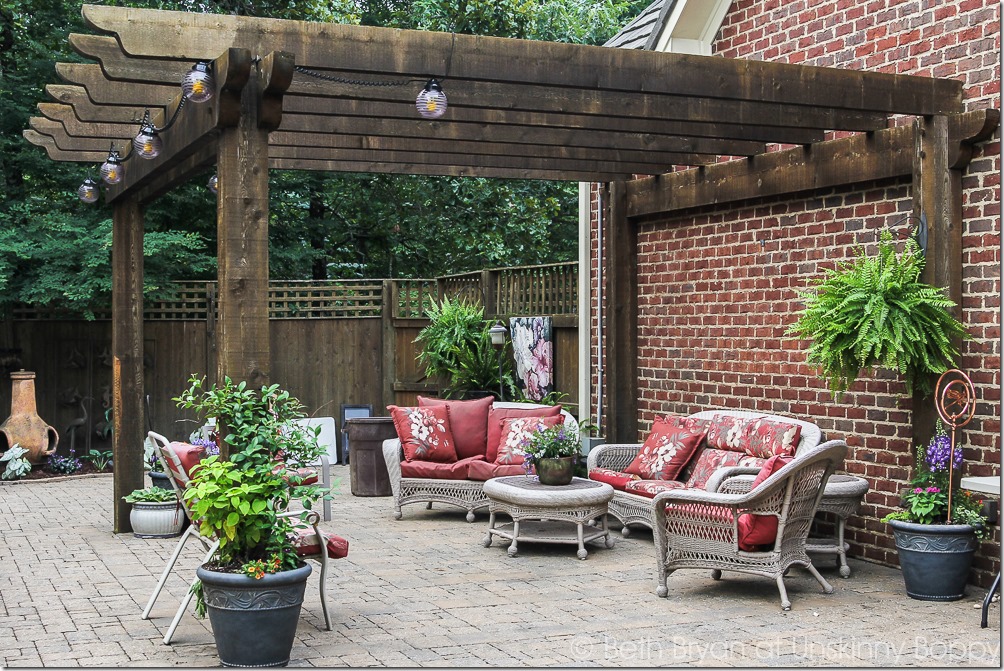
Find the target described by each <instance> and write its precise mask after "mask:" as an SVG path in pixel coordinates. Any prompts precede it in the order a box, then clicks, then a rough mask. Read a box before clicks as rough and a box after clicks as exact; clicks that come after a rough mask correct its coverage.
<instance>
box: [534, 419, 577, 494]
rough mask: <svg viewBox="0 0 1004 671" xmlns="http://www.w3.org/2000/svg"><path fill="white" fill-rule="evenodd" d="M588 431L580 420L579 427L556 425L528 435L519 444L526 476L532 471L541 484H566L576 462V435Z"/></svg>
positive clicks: (573, 472) (570, 477) (569, 479)
mask: <svg viewBox="0 0 1004 671" xmlns="http://www.w3.org/2000/svg"><path fill="white" fill-rule="evenodd" d="M588 430H589V424H588V423H587V422H585V421H583V422H580V423H579V426H578V427H574V426H568V425H566V424H559V425H557V426H551V427H547V428H544V429H540V430H539V431H534V432H533V433H530V434H529V435H528V436H527V437H526V438H524V439H523V443H522V449H523V468H524V469H525V470H526V472H527V474H529V473H530V471H531V470H535V471H536V473H537V477H538V478H539V479H540V482H541V484H544V485H567V484H568V483H569V482H571V481H572V477H573V476H574V474H575V465H576V462H577V461H578V456H579V449H580V445H581V442H580V440H579V432H580V431H588Z"/></svg>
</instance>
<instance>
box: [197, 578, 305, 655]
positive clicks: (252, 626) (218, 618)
mask: <svg viewBox="0 0 1004 671" xmlns="http://www.w3.org/2000/svg"><path fill="white" fill-rule="evenodd" d="M196 573H197V575H198V576H199V579H200V580H201V581H202V594H203V597H204V598H205V601H206V608H207V609H208V610H209V622H210V624H212V627H213V638H215V639H216V651H217V653H219V655H220V662H221V663H222V664H223V666H239V667H269V666H286V665H287V664H289V652H290V650H292V649H293V638H294V637H295V636H296V625H297V622H298V621H299V619H300V607H301V606H302V605H303V593H304V590H305V589H306V587H307V576H309V575H310V566H309V565H307V564H304V565H303V566H302V567H300V568H298V569H295V570H293V571H283V572H281V573H273V574H266V575H265V576H264V577H263V578H261V579H260V580H255V579H254V578H249V577H248V576H246V575H240V574H237V573H219V572H217V571H210V570H208V569H205V568H203V567H201V566H200V567H199V568H198V569H197V571H196Z"/></svg>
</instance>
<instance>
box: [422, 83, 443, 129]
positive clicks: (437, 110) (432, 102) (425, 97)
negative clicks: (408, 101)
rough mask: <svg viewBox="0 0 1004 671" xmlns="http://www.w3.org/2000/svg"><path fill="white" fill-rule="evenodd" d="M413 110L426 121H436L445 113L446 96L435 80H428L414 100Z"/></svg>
mask: <svg viewBox="0 0 1004 671" xmlns="http://www.w3.org/2000/svg"><path fill="white" fill-rule="evenodd" d="M415 108H416V109H417V110H418V113H419V114H421V115H422V116H423V117H425V118H426V119H438V118H439V117H441V116H443V114H445V113H446V94H445V93H443V87H442V86H440V85H439V82H438V81H437V80H435V79H430V80H429V81H428V83H427V84H426V85H425V88H424V89H422V90H421V92H419V94H418V97H417V98H415Z"/></svg>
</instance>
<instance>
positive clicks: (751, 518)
mask: <svg viewBox="0 0 1004 671" xmlns="http://www.w3.org/2000/svg"><path fill="white" fill-rule="evenodd" d="M791 460H792V457H788V456H784V455H781V454H779V455H776V456H773V457H771V458H770V459H768V460H767V461H765V462H764V464H763V467H762V468H761V469H760V472H759V473H758V474H757V476H756V478H755V479H754V480H753V487H752V489H756V488H757V487H759V486H760V483H762V482H763V481H764V480H766V479H767V478H769V477H770V476H772V475H774V474H775V473H777V472H778V471H779V470H781V469H782V468H783V467H784V466H785V464H787V463H789V462H790V461H791ZM751 491H752V490H751ZM776 539H777V517H776V516H774V515H753V514H751V513H743V514H742V515H740V516H739V539H738V540H739V549H740V550H745V551H746V552H753V551H755V550H756V549H757V546H758V545H773V544H774V541H775V540H776Z"/></svg>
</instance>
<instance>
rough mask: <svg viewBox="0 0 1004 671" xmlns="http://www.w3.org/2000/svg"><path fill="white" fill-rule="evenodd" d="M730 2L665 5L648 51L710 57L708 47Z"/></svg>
mask: <svg viewBox="0 0 1004 671" xmlns="http://www.w3.org/2000/svg"><path fill="white" fill-rule="evenodd" d="M731 4H732V0H677V1H676V2H671V3H667V6H666V7H665V10H668V11H667V14H666V16H663V17H660V21H659V23H660V25H659V27H658V30H657V31H656V32H654V33H653V34H652V37H651V38H650V39H649V43H648V45H646V48H647V49H651V50H652V51H663V52H672V53H676V54H695V55H698V56H711V55H712V54H711V45H712V44H713V43H714V41H715V37H716V36H717V35H718V30H719V29H720V28H721V27H722V22H723V21H724V20H725V14H726V13H727V12H728V10H729V5H731Z"/></svg>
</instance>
